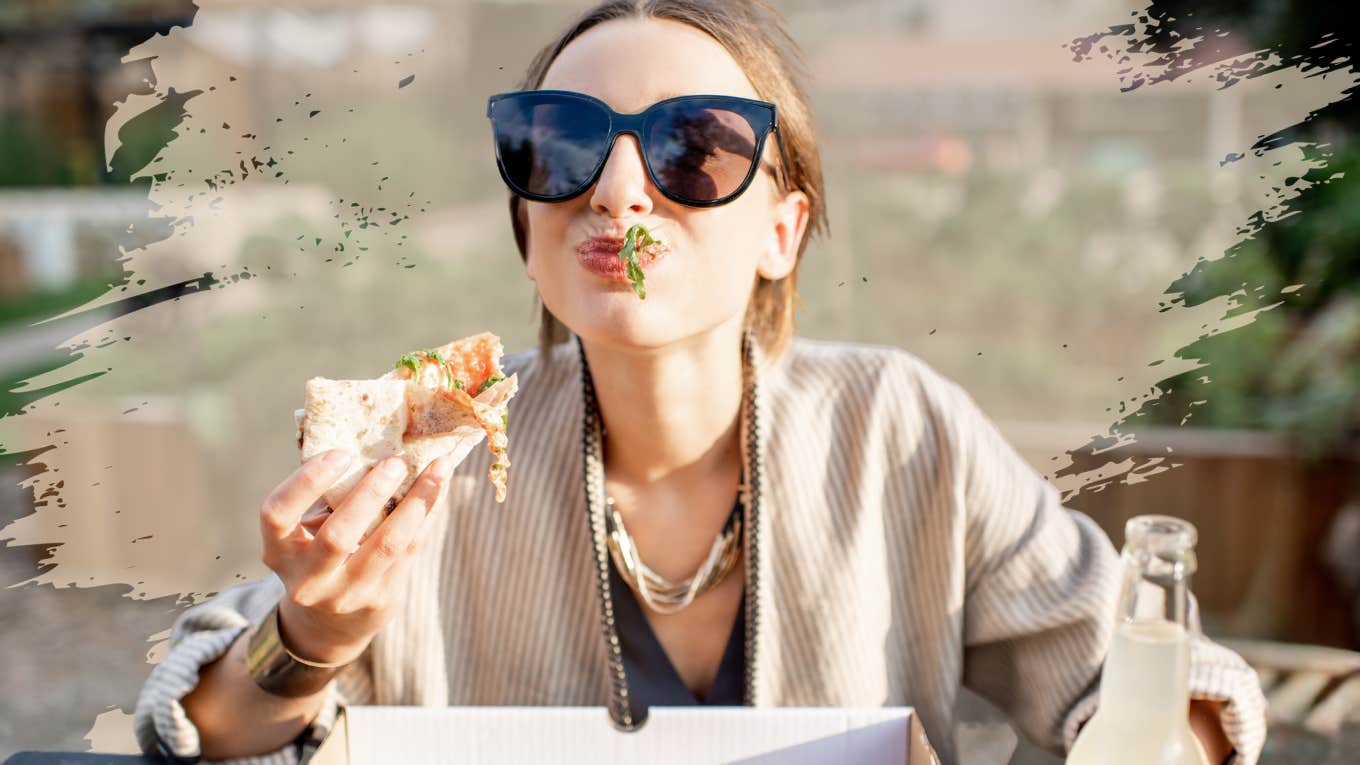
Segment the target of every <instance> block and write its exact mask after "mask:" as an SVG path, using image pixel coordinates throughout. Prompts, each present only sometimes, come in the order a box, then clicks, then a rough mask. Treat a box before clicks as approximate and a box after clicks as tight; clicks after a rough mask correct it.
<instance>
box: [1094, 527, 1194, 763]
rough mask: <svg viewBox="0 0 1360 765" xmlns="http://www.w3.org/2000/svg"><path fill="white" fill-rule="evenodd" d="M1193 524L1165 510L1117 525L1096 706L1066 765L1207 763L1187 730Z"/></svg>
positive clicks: (1188, 728) (1188, 726)
mask: <svg viewBox="0 0 1360 765" xmlns="http://www.w3.org/2000/svg"><path fill="white" fill-rule="evenodd" d="M1196 539H1197V535H1196V533H1195V527H1194V526H1192V525H1190V524H1189V523H1187V522H1185V521H1183V520H1181V519H1179V518H1172V517H1170V516H1165V515H1140V516H1137V517H1135V518H1131V519H1130V520H1129V522H1128V523H1127V524H1126V525H1125V526H1124V552H1123V555H1122V559H1123V566H1124V572H1123V580H1122V585H1121V589H1120V595H1119V611H1118V614H1117V617H1116V618H1117V620H1118V621H1117V622H1116V624H1115V629H1114V636H1113V639H1112V640H1111V643H1110V652H1109V655H1107V656H1106V658H1105V669H1104V672H1103V673H1102V674H1101V679H1100V706H1099V707H1098V708H1097V710H1096V713H1095V715H1094V716H1093V717H1092V718H1091V719H1090V721H1089V722H1087V723H1086V725H1085V727H1083V728H1082V729H1081V733H1080V734H1078V736H1077V740H1076V742H1075V743H1073V745H1072V751H1071V752H1070V753H1069V755H1068V757H1067V762H1068V765H1087V764H1088V763H1101V764H1102V765H1122V763H1138V765H1173V764H1174V765H1207V763H1208V758H1206V757H1205V755H1204V750H1203V748H1202V747H1201V746H1200V744H1199V740H1198V739H1197V738H1195V735H1194V733H1193V732H1192V731H1191V729H1190V720H1189V708H1190V686H1189V674H1190V629H1191V628H1190V625H1189V623H1188V618H1187V617H1188V614H1187V610H1188V606H1189V595H1190V575H1191V574H1193V573H1194V571H1195V541H1196Z"/></svg>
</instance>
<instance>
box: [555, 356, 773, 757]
mask: <svg viewBox="0 0 1360 765" xmlns="http://www.w3.org/2000/svg"><path fill="white" fill-rule="evenodd" d="M741 350H742V367H743V370H742V371H743V374H742V377H743V380H742V421H741V425H742V427H741V446H742V450H741V461H742V484H741V504H742V507H743V508H744V510H743V513H744V515H745V519H744V520H745V521H746V526H747V527H748V530H747V532H746V533H745V534H743V535H742V537H743V541H742V544H743V546H744V547H745V553H746V572H745V575H746V581H745V587H746V594H747V596H748V598H747V601H746V635H745V650H746V676H745V678H744V679H743V683H744V686H745V694H744V695H745V698H746V699H747V703H749V704H751V705H752V706H759V704H758V703H757V688H758V681H757V679H756V675H757V668H758V667H759V666H760V659H759V653H760V652H759V647H760V645H759V643H758V642H757V640H756V634H757V632H759V630H760V622H761V613H760V602H761V598H760V597H759V593H760V592H761V586H760V570H761V560H762V558H761V556H762V554H763V553H762V551H761V549H760V544H759V537H760V528H761V525H762V524H763V523H764V522H763V521H762V520H761V517H762V513H763V512H764V510H763V508H764V502H763V497H762V494H763V492H762V491H761V487H762V485H763V483H764V479H763V476H764V474H765V460H764V448H763V446H762V441H763V440H764V439H763V438H762V436H761V433H762V429H761V421H762V420H761V415H762V411H761V407H760V405H759V402H760V396H759V395H758V393H757V389H758V387H759V385H758V381H757V374H756V369H757V367H758V360H759V359H760V354H759V351H758V349H757V346H756V342H755V338H754V336H753V335H752V334H751V333H750V332H745V333H743V336H742V349H741ZM576 351H577V353H578V355H579V358H580V373H581V398H582V410H581V481H582V484H583V488H584V491H585V510H586V517H587V519H588V520H589V523H590V534H591V539H592V541H593V544H594V548H595V574H596V579H595V586H596V588H597V590H598V592H597V594H598V595H599V603H600V625H601V628H602V629H603V632H604V638H605V642H606V643H607V644H608V646H609V647H608V649H607V650H608V652H609V684H610V694H609V719H610V720H611V721H612V722H613V723H614V725H615V726H616V727H618V728H620V729H622V730H625V731H632V730H637V729H638V727H639V726H640V725H641V724H642V723H641V721H640V720H639V719H638V718H637V717H636V715H635V713H634V710H633V707H632V704H631V703H630V702H629V700H628V677H627V675H626V674H625V672H624V668H623V649H622V647H621V645H622V644H621V641H620V640H619V633H618V629H617V627H616V625H615V623H614V602H613V597H612V596H611V595H610V592H609V551H608V544H607V543H606V539H607V538H608V536H609V535H608V534H606V533H605V526H606V524H607V521H606V518H607V517H608V515H609V514H608V513H606V512H605V509H606V506H605V489H604V459H603V458H602V457H603V453H604V445H603V442H604V437H603V429H604V424H603V423H602V422H601V420H600V404H599V402H598V401H597V400H596V399H595V383H594V382H593V381H592V380H591V378H590V364H588V363H587V361H586V349H585V346H584V345H582V344H581V340H580V338H579V337H578V338H576ZM644 716H645V715H644Z"/></svg>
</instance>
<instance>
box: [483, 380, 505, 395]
mask: <svg viewBox="0 0 1360 765" xmlns="http://www.w3.org/2000/svg"><path fill="white" fill-rule="evenodd" d="M504 379H505V378H504V377H501V376H499V375H491V376H490V377H488V378H486V382H484V383H482V387H480V388H478V389H477V395H479V396H480V395H482V392H483V391H485V390H486V389H487V388H490V387H491V386H493V385H495V384H496V383H498V382H500V381H501V380H504Z"/></svg>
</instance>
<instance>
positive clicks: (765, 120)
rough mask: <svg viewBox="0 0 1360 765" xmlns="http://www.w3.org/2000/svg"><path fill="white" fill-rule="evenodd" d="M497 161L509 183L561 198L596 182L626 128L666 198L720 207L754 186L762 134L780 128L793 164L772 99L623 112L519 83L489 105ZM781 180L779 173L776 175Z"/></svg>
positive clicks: (702, 99)
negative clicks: (752, 181)
mask: <svg viewBox="0 0 1360 765" xmlns="http://www.w3.org/2000/svg"><path fill="white" fill-rule="evenodd" d="M486 116H487V117H489V118H490V119H491V130H492V135H493V137H494V139H495V144H496V167H497V168H498V169H499V170H500V173H501V178H503V179H504V180H505V183H506V185H507V186H509V187H510V190H511V191H513V192H514V193H516V194H518V195H519V196H521V197H524V198H525V199H531V200H534V201H536V202H562V201H566V200H568V199H571V198H572V197H575V196H578V195H580V194H581V193H582V192H584V191H585V190H586V189H588V188H590V187H591V186H592V185H594V183H595V182H596V181H597V180H599V177H600V173H601V172H602V171H603V170H604V163H605V160H606V159H608V157H609V151H610V149H611V148H612V147H613V145H614V139H615V138H618V136H619V135H620V134H622V133H631V134H632V135H633V137H634V138H636V139H637V141H638V144H639V145H640V146H641V147H642V163H643V165H644V166H645V167H646V170H647V177H648V178H650V179H651V181H652V184H653V185H654V186H656V188H657V190H658V191H660V192H661V193H662V194H664V195H665V196H666V198H667V199H670V200H672V201H675V202H678V203H680V204H683V205H689V206H691V207H717V206H718V205H722V204H726V203H728V202H730V201H732V200H733V199H736V198H737V197H738V196H740V195H741V193H742V192H743V191H745V190H746V188H747V187H748V186H750V185H751V179H752V178H754V177H755V174H756V169H757V168H758V167H760V168H763V169H766V170H767V171H769V172H770V173H771V174H772V175H776V173H775V170H774V168H773V167H772V166H771V165H770V164H769V163H768V162H761V161H760V159H759V158H760V156H761V152H762V151H763V149H764V148H765V138H766V136H768V135H769V134H770V133H772V132H773V133H774V134H775V142H776V143H777V144H778V145H779V152H780V155H781V157H782V159H783V163H784V167H785V168H787V167H788V166H789V163H788V155H787V154H786V153H785V151H784V141H783V139H782V138H781V137H780V133H779V124H778V119H777V117H776V113H775V106H774V104H771V103H766V102H765V101H756V100H754V99H750V98H739V97H737V96H714V95H695V96H678V97H676V98H668V99H666V100H664V101H658V102H656V103H654V104H652V105H651V106H649V107H647V108H646V109H644V110H643V111H641V112H639V113H637V114H619V113H618V112H616V111H614V110H613V109H611V108H609V106H608V105H607V104H605V103H604V102H603V101H601V100H599V99H598V98H593V97H591V96H588V95H586V94H584V93H575V92H572V91H569V90H522V91H517V92H514V93H501V94H498V95H494V96H491V98H490V99H488V101H487V105H486ZM776 178H777V175H776Z"/></svg>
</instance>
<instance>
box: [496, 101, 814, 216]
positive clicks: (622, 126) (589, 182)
mask: <svg viewBox="0 0 1360 765" xmlns="http://www.w3.org/2000/svg"><path fill="white" fill-rule="evenodd" d="M531 96H549V97H551V98H552V99H554V100H560V99H566V100H577V101H583V102H585V103H587V104H590V105H591V106H593V107H595V108H598V109H600V110H601V111H603V112H604V114H605V115H606V116H607V117H608V118H609V135H608V137H607V138H606V140H605V144H604V145H605V148H604V151H603V152H601V153H600V158H599V160H598V161H597V162H596V163H595V169H594V170H593V171H591V173H590V177H589V178H587V179H586V180H585V181H584V182H583V183H582V184H581V186H580V187H579V188H577V189H574V190H573V191H570V192H567V193H564V194H552V195H544V194H534V193H532V192H530V191H528V190H527V189H523V188H520V186H519V185H518V184H516V183H515V182H514V181H512V180H511V179H510V175H509V173H507V172H506V169H505V162H504V160H503V159H502V158H501V145H500V141H498V140H496V139H495V122H496V116H495V110H496V104H497V103H499V102H501V101H506V100H510V99H523V98H527V97H531ZM683 101H703V102H709V103H712V104H713V105H714V106H716V107H719V108H723V107H727V108H729V109H730V107H731V106H732V105H733V104H738V105H741V106H743V107H747V109H746V110H731V111H733V113H735V114H737V115H739V116H741V117H742V118H744V119H745V120H746V122H747V124H748V125H749V126H750V127H751V130H752V132H753V133H754V134H755V137H756V145H755V156H754V157H753V158H752V161H751V167H750V169H749V170H747V172H746V177H745V178H743V179H742V181H741V183H740V184H738V185H737V188H736V190H734V191H733V192H732V193H730V194H728V195H726V196H724V197H721V198H719V199H714V200H711V201H705V200H692V199H686V198H683V197H680V196H677V195H675V194H672V193H671V192H670V191H668V190H667V189H666V188H665V186H663V185H662V184H661V183H658V182H657V177H656V173H655V172H653V171H652V162H651V160H650V159H648V158H647V147H646V144H645V142H644V140H643V135H644V129H645V128H646V127H647V125H648V123H649V121H650V120H651V119H652V118H653V116H654V115H655V114H656V113H658V111H659V110H660V108H661V107H663V106H668V105H671V104H674V103H676V102H683ZM752 106H754V107H758V109H759V110H761V111H767V112H768V114H769V119H768V120H761V121H753V120H752V118H751V115H750V113H749V107H752ZM486 116H487V118H488V119H490V120H491V123H492V143H494V144H495V148H496V169H497V170H499V171H500V174H501V180H503V181H505V185H506V186H509V187H510V190H511V191H513V192H514V193H515V194H517V195H518V196H520V197H523V198H524V199H529V200H533V201H535V202H565V201H567V200H569V199H574V198H576V197H578V196H580V195H581V194H584V193H585V192H586V191H587V190H588V189H589V188H590V187H592V186H594V185H595V183H596V182H597V181H599V179H600V175H601V173H603V172H604V166H605V163H606V162H608V161H609V155H610V154H611V153H612V152H613V150H614V142H615V141H616V140H617V139H618V137H619V136H620V135H622V134H624V133H629V134H631V135H632V136H633V138H635V139H636V140H637V142H638V146H639V148H640V149H642V151H641V154H642V165H643V167H644V168H645V169H646V171H647V177H648V179H650V180H651V182H652V185H653V186H655V187H656V189H657V190H658V191H660V192H661V194H662V195H663V196H665V197H666V198H667V199H669V200H671V201H672V202H676V203H678V204H682V205H686V206H688V207H718V206H720V205H725V204H727V203H728V202H731V201H732V200H733V199H736V198H737V197H739V196H741V195H742V193H743V192H745V191H746V189H747V188H748V187H749V186H750V185H751V179H753V178H755V175H756V170H757V168H761V167H763V166H767V165H768V164H769V163H768V162H765V161H764V160H763V159H762V156H763V155H764V153H765V139H766V138H767V137H768V136H769V135H770V133H774V137H775V143H776V144H777V145H778V146H779V157H780V161H781V162H782V163H783V167H784V169H785V175H787V169H788V167H789V157H788V153H787V152H786V151H785V149H784V138H783V135H782V131H780V130H779V113H778V110H777V108H776V107H775V105H774V104H772V103H769V102H768V101H758V100H756V99H753V98H742V97H740V96H724V95H717V94H696V95H687V96H675V97H673V98H667V99H663V100H661V101H657V102H656V103H654V104H652V105H651V106H648V107H647V108H646V109H643V110H642V111H640V112H635V113H633V114H620V113H619V112H616V111H614V110H613V109H611V108H610V107H609V104H606V103H605V102H604V101H601V100H600V99H598V98H595V97H594V96H590V95H586V94H585V93H578V92H576V91H574V90H516V91H511V92H507V93H497V94H496V95H493V96H491V97H490V98H488V99H487V103H486ZM771 173H772V174H773V175H774V176H775V178H776V179H777V180H778V178H779V174H778V172H777V171H775V170H773V169H772V170H771Z"/></svg>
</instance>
